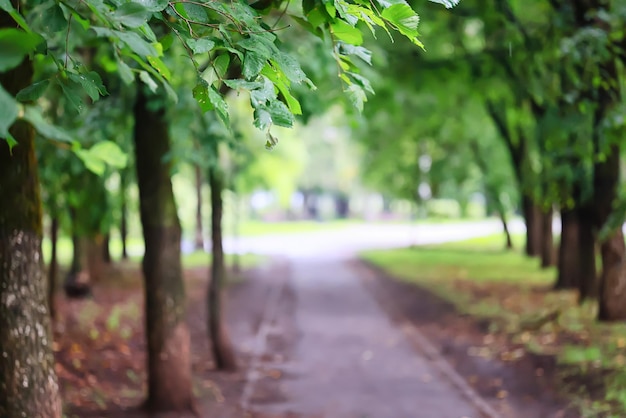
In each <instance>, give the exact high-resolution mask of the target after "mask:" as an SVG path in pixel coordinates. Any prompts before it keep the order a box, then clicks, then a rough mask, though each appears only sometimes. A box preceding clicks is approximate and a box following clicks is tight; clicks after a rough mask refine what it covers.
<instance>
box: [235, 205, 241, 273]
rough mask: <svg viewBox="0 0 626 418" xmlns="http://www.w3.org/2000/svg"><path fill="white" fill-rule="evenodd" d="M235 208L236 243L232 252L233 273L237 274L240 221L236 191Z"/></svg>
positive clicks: (239, 206)
mask: <svg viewBox="0 0 626 418" xmlns="http://www.w3.org/2000/svg"><path fill="white" fill-rule="evenodd" d="M234 200H235V205H234V206H235V208H234V209H235V210H234V213H233V239H234V241H235V242H236V243H237V246H236V248H235V251H234V252H233V273H235V274H238V273H239V272H240V271H241V257H240V256H239V245H238V244H239V223H240V222H241V199H240V198H239V195H238V194H237V193H234Z"/></svg>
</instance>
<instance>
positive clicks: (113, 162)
mask: <svg viewBox="0 0 626 418" xmlns="http://www.w3.org/2000/svg"><path fill="white" fill-rule="evenodd" d="M89 151H90V152H92V153H94V154H96V155H97V156H98V157H99V158H100V159H101V160H102V161H104V162H105V163H106V164H107V165H110V166H111V167H114V168H124V167H126V164H127V163H128V156H127V155H126V153H125V152H124V151H122V149H121V148H120V147H119V145H117V144H116V143H115V142H112V141H100V142H98V143H97V144H96V145H94V146H93V147H91V148H90V149H89Z"/></svg>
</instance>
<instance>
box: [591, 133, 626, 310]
mask: <svg viewBox="0 0 626 418" xmlns="http://www.w3.org/2000/svg"><path fill="white" fill-rule="evenodd" d="M596 129H600V128H599V127H598V128H596ZM595 135H599V134H598V133H596V134H595ZM595 140H596V141H599V138H595ZM596 147H599V146H598V145H596ZM619 178H620V148H619V145H618V144H614V145H612V146H611V148H610V150H608V154H607V155H606V158H605V159H604V160H603V161H598V162H596V164H595V166H594V179H593V182H594V199H593V202H594V209H595V215H596V226H597V227H598V228H601V227H602V226H604V224H605V222H606V221H607V220H608V218H609V216H611V213H612V212H613V210H614V209H613V204H614V202H615V199H616V197H617V187H618V185H619ZM600 254H601V258H602V274H601V275H600V291H599V311H598V318H599V319H600V320H602V321H617V320H624V319H626V248H625V246H624V234H623V233H622V229H621V227H619V228H617V229H616V230H615V231H614V232H612V233H611V234H610V235H609V236H608V237H607V238H606V239H604V240H603V241H602V242H601V243H600Z"/></svg>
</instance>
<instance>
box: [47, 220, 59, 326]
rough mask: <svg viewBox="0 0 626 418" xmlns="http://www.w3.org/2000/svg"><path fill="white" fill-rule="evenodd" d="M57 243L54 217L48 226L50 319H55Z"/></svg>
mask: <svg viewBox="0 0 626 418" xmlns="http://www.w3.org/2000/svg"><path fill="white" fill-rule="evenodd" d="M58 241H59V218H57V217H56V216H54V217H53V218H52V222H51V224H50V244H51V247H52V248H51V251H50V265H49V266H48V306H49V307H50V318H52V320H53V321H54V319H56V303H54V294H55V293H56V288H57V275H58V272H59V263H58V260H57V243H58Z"/></svg>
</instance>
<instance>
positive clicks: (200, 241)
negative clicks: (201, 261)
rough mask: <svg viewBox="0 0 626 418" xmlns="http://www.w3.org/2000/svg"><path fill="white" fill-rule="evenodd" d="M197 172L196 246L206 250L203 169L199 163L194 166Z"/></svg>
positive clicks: (198, 248) (197, 248)
mask: <svg viewBox="0 0 626 418" xmlns="http://www.w3.org/2000/svg"><path fill="white" fill-rule="evenodd" d="M194 170H195V172H196V234H195V238H194V248H195V249H196V250H202V251H204V232H203V231H202V170H201V169H200V166H199V165H197V164H196V165H195V166H194Z"/></svg>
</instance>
